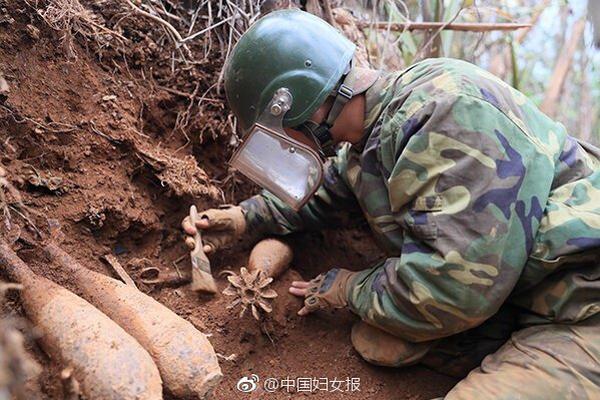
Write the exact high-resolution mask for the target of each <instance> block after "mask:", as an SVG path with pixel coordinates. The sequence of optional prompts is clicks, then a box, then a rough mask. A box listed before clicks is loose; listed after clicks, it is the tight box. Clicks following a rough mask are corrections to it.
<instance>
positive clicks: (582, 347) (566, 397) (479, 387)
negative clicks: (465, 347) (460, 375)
mask: <svg viewBox="0 0 600 400" xmlns="http://www.w3.org/2000/svg"><path fill="white" fill-rule="evenodd" d="M445 399H447V400H462V399H469V400H471V399H481V400H487V399H494V400H509V399H510V400H513V399H519V400H537V399H539V400H553V399H556V400H559V399H560V400H571V399H572V400H585V399H590V400H591V399H600V316H596V317H593V318H589V319H588V320H586V321H583V322H582V323H579V324H577V325H540V326H534V327H530V328H526V329H523V330H521V331H518V332H516V333H514V334H513V335H512V338H511V339H509V340H508V342H506V344H504V346H502V347H501V348H500V349H499V350H498V351H497V352H495V353H494V354H491V355H489V356H487V357H486V358H485V359H484V360H483V362H482V363H481V366H480V367H479V368H476V369H474V370H473V371H471V373H470V374H469V375H468V376H467V377H466V378H465V379H464V380H462V381H461V382H459V383H458V384H457V385H456V386H455V387H454V388H453V389H452V390H451V391H450V392H449V393H448V394H447V395H446V397H445Z"/></svg>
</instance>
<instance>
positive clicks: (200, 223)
mask: <svg viewBox="0 0 600 400" xmlns="http://www.w3.org/2000/svg"><path fill="white" fill-rule="evenodd" d="M210 227H211V220H210V219H208V218H200V219H199V220H196V228H198V229H208V228H210Z"/></svg>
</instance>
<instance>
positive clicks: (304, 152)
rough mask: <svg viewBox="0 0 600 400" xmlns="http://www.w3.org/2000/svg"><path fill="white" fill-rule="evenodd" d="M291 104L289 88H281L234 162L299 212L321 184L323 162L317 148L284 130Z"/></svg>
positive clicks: (251, 177)
mask: <svg viewBox="0 0 600 400" xmlns="http://www.w3.org/2000/svg"><path fill="white" fill-rule="evenodd" d="M291 105H292V94H291V93H290V92H289V90H287V89H285V88H281V89H279V90H277V92H276V93H275V95H274V96H273V99H272V100H271V102H270V103H269V105H268V106H267V108H266V110H265V111H263V113H262V115H261V116H260V117H259V119H258V121H257V122H256V123H255V124H254V125H253V126H252V128H250V131H249V133H248V134H247V135H246V137H245V138H244V142H243V143H242V145H241V146H240V147H239V149H238V150H237V151H236V152H235V154H234V155H233V157H232V158H231V160H230V164H231V166H232V167H233V168H235V169H236V170H238V171H240V172H241V173H242V174H244V175H245V176H246V177H248V178H249V179H250V180H252V181H253V182H254V183H256V184H258V185H259V186H261V187H263V188H264V189H266V190H268V191H269V192H271V193H273V194H274V195H275V196H277V197H278V198H279V199H280V200H282V201H284V202H285V203H286V204H288V205H289V206H290V207H292V208H293V209H294V210H296V211H297V210H299V209H300V208H301V207H302V206H303V205H304V204H306V202H307V201H308V200H309V199H310V198H311V197H312V195H313V194H314V193H315V192H316V191H317V189H318V188H319V186H321V183H322V181H323V162H322V160H321V158H320V157H319V154H318V153H317V152H316V151H314V150H313V149H311V148H310V147H309V146H307V145H305V144H303V143H300V142H298V141H296V140H294V139H292V138H291V137H289V136H287V135H286V133H285V131H284V130H283V123H282V121H283V116H284V115H285V113H286V112H287V111H288V110H289V109H290V107H291Z"/></svg>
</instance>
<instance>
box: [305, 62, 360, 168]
mask: <svg viewBox="0 0 600 400" xmlns="http://www.w3.org/2000/svg"><path fill="white" fill-rule="evenodd" d="M354 83H355V76H354V74H353V73H352V71H350V72H349V73H348V74H347V75H345V77H344V78H343V79H342V80H341V82H340V84H339V85H338V87H337V88H336V89H335V90H334V92H333V93H332V95H333V96H335V97H334V100H333V105H332V106H331V109H330V110H329V113H328V114H327V118H325V120H324V121H323V122H322V123H320V124H317V123H316V122H314V121H311V120H308V121H306V122H304V123H302V124H300V126H298V129H299V130H300V131H301V132H302V133H304V134H305V135H306V136H308V137H309V138H311V139H312V140H313V141H314V142H315V143H316V144H317V146H318V147H319V149H320V150H321V153H322V154H323V155H324V156H327V157H330V156H333V155H335V149H334V145H333V137H332V135H331V131H330V129H331V127H332V126H333V124H334V123H335V120H336V119H337V117H338V116H339V115H340V113H341V112H342V109H343V108H344V106H345V105H346V104H347V103H348V102H349V101H350V99H352V96H354V90H353V89H352V87H353V86H354Z"/></svg>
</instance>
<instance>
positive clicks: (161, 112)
mask: <svg viewBox="0 0 600 400" xmlns="http://www.w3.org/2000/svg"><path fill="white" fill-rule="evenodd" d="M10 3H12V2H10ZM16 3H18V7H16V5H11V7H10V9H7V7H8V5H7V3H5V2H3V1H2V0H0V77H1V76H3V77H4V79H5V80H6V82H7V83H8V85H9V88H10V92H8V93H6V92H4V93H0V166H1V167H2V168H4V169H5V170H6V172H7V178H8V179H9V181H11V182H12V183H13V184H14V185H15V186H16V187H17V188H18V189H19V190H20V193H21V195H22V197H23V202H24V204H25V205H26V206H27V207H29V208H30V209H31V212H32V220H33V222H34V223H35V224H36V226H38V225H39V226H38V228H39V229H40V230H42V231H44V232H45V226H43V225H44V217H47V218H51V219H55V220H57V221H58V223H59V224H60V226H61V228H62V232H63V234H64V239H63V241H62V244H61V246H62V247H63V248H64V249H65V250H66V251H67V252H69V253H70V254H71V255H73V256H74V257H75V258H76V259H77V260H79V261H80V262H81V263H82V264H83V265H84V266H86V267H88V268H90V269H92V270H95V271H98V272H102V273H105V274H109V275H112V272H111V270H110V268H109V267H108V266H107V264H105V263H103V262H102V261H101V257H102V256H103V255H105V254H108V253H112V254H115V255H116V257H117V258H118V260H119V261H120V263H121V264H122V265H123V266H124V267H125V269H126V270H127V271H128V273H129V274H130V275H131V277H132V278H133V279H134V280H135V281H136V283H137V285H138V286H139V287H140V288H141V290H143V291H144V292H146V293H148V294H149V295H151V296H153V297H154V298H155V299H157V300H158V301H160V302H161V303H163V304H165V305H166V306H167V307H169V308H171V309H172V310H173V311H174V312H176V313H177V314H179V315H180V316H182V317H184V318H186V319H187V320H189V321H190V322H192V323H193V324H194V325H195V326H196V327H197V328H198V329H199V330H201V331H202V332H204V333H206V334H208V335H210V341H211V343H212V344H213V346H214V348H215V350H216V352H218V353H219V354H220V355H221V356H222V357H221V359H220V362H221V367H222V369H223V372H224V379H223V381H222V383H221V384H220V385H219V387H218V388H217V390H216V393H215V398H217V399H237V398H244V397H246V398H259V397H262V396H263V395H265V393H264V392H261V390H258V391H257V392H254V393H253V394H246V395H242V394H241V393H240V392H239V391H237V389H236V383H237V381H238V380H239V379H240V378H241V377H243V376H250V375H251V374H256V375H258V376H259V377H260V379H261V382H262V381H264V380H265V379H266V378H269V377H271V378H278V379H282V378H286V377H290V378H299V377H311V378H329V379H330V380H332V379H334V378H337V379H346V378H359V379H360V392H354V393H349V392H342V393H340V392H338V393H334V392H326V391H321V392H317V393H313V394H306V393H302V394H306V395H309V396H310V397H313V398H316V399H319V398H323V399H338V398H357V399H358V398H360V399H429V398H434V397H437V396H441V395H443V394H444V393H445V392H446V391H447V390H448V389H449V388H450V387H452V385H453V384H454V380H453V379H451V378H448V377H445V376H442V375H439V374H437V373H434V372H432V371H430V370H427V369H425V368H422V367H410V368H404V369H391V368H381V367H375V366H372V365H369V364H367V363H366V362H364V361H362V360H361V358H360V357H359V356H358V354H357V353H356V352H355V351H354V350H353V349H352V346H351V344H350V340H349V334H350V329H351V326H352V324H353V323H354V322H355V321H356V317H354V316H352V315H351V314H350V313H349V312H345V311H336V312H330V313H317V314H315V315H312V316H309V317H307V318H299V317H297V316H296V315H295V312H296V311H297V310H298V309H299V307H300V302H299V301H298V300H297V299H295V298H292V297H291V296H290V295H288V294H287V287H288V286H289V283H290V282H291V280H292V279H294V277H296V278H297V277H298V276H302V277H304V278H311V277H313V276H314V275H316V274H317V273H319V272H322V271H324V270H326V269H328V268H331V267H333V266H341V267H346V268H351V269H360V268H363V267H364V266H366V265H370V264H371V263H372V262H373V261H374V260H376V259H377V258H379V257H380V256H381V255H380V253H379V252H378V250H377V249H376V247H375V246H374V245H373V243H372V242H371V240H370V238H369V235H368V233H367V232H365V231H363V230H360V229H354V230H343V231H338V232H324V233H318V234H310V235H297V236H295V237H293V238H291V239H290V241H291V244H292V246H293V248H294V251H295V258H294V260H293V262H292V266H293V270H290V271H288V272H287V273H285V274H284V275H283V276H282V277H281V278H279V279H278V280H277V281H276V282H274V284H273V285H274V286H273V287H274V289H275V290H276V291H277V292H278V294H279V297H278V298H277V299H276V301H275V310H274V312H273V316H272V317H271V318H269V319H267V320H266V321H263V322H261V323H259V322H257V321H255V320H254V319H253V318H252V316H251V315H250V314H249V313H248V314H246V315H245V317H244V318H242V319H239V318H238V317H237V313H236V312H235V311H234V310H228V309H226V305H227V304H228V302H229V299H228V298H227V297H226V296H224V295H222V294H217V295H216V296H214V297H202V296H199V295H197V294H195V293H193V292H191V291H190V290H189V289H188V288H187V287H186V286H178V287H177V286H176V285H163V286H160V285H154V286H152V285H145V284H143V283H142V282H141V281H140V270H141V268H144V267H147V266H153V267H157V268H159V269H160V271H161V274H166V275H169V274H170V275H171V276H172V275H176V274H177V273H178V272H177V269H178V270H179V272H181V271H183V273H184V274H185V272H186V271H187V270H188V269H189V267H190V265H189V258H188V257H186V255H187V254H188V252H187V250H186V248H185V246H184V245H183V242H182V235H181V233H180V229H179V224H180V221H181V220H182V218H183V217H184V216H185V215H186V213H187V211H188V209H189V205H190V204H192V203H195V204H196V205H197V206H198V208H199V209H205V208H208V207H214V206H217V205H219V204H222V203H223V202H227V203H236V202H238V201H240V200H242V199H243V198H245V197H247V196H249V195H250V194H252V193H253V192H254V191H255V188H254V187H252V186H251V185H249V184H248V183H247V182H244V181H243V180H242V179H241V178H240V177H238V176H232V175H230V174H229V172H228V170H227V166H226V160H227V159H228V157H229V156H230V154H231V148H230V147H229V143H230V140H229V139H230V136H231V128H230V127H229V125H228V121H227V111H226V109H225V106H224V99H223V97H222V96H220V97H219V96H216V97H214V98H211V99H210V101H208V102H207V103H206V104H205V106H204V107H203V108H202V109H201V110H200V111H199V108H194V109H193V110H192V111H194V115H193V116H192V117H191V118H190V122H189V124H188V125H187V127H186V129H181V128H180V127H176V125H177V116H178V114H179V115H181V112H184V111H185V110H186V109H187V107H188V103H189V101H188V99H187V98H185V97H184V96H181V95H180V94H177V93H175V92H174V91H173V90H171V91H166V90H162V89H160V87H162V86H166V85H170V86H168V87H171V89H175V90H178V91H183V92H186V93H190V92H191V91H193V90H194V88H195V87H196V88H198V87H200V88H202V89H200V90H199V92H204V88H205V87H206V88H208V87H209V86H210V85H209V83H211V82H213V81H214V78H215V76H216V74H218V71H219V68H220V64H219V62H217V61H216V60H214V59H213V60H210V59H208V60H205V61H204V63H203V64H201V65H196V66H195V67H194V71H193V73H188V74H187V75H172V74H171V72H170V71H169V62H168V57H163V56H162V55H161V54H158V55H156V54H149V53H151V51H150V49H151V48H152V47H151V46H148V43H146V42H145V40H146V39H144V38H145V36H144V35H140V40H138V41H137V42H135V44H134V45H132V46H131V48H130V49H128V51H129V53H127V52H125V53H124V55H125V56H126V57H124V56H123V54H120V53H119V52H118V51H115V50H111V51H107V53H106V54H104V58H100V57H98V53H97V52H94V51H93V49H89V48H85V47H82V46H81V41H76V42H75V45H74V49H75V53H76V57H69V56H68V55H67V52H65V51H64V44H63V42H61V40H60V35H59V34H57V33H56V32H54V31H52V30H51V29H49V28H48V27H47V26H45V25H44V23H43V22H42V21H41V20H40V19H39V18H37V17H36V16H35V15H34V13H33V12H32V10H31V9H29V8H28V6H26V5H25V4H24V3H22V2H16ZM130 23H131V24H133V25H135V23H136V20H133V21H130ZM146 38H147V37H146ZM109 50H110V49H109ZM165 59H166V61H165ZM132 60H133V61H132ZM195 85H196V86H195ZM197 92H198V91H197ZM211 96H212V94H211ZM174 128H175V129H174ZM13 221H14V222H20V223H23V220H22V219H20V217H18V216H15V215H14V214H13ZM27 234H28V235H29V236H30V237H35V235H34V234H32V233H31V232H27ZM17 247H18V248H19V252H18V254H19V256H20V257H21V258H22V259H24V260H25V261H26V262H27V263H28V264H29V265H30V266H31V268H32V269H33V270H34V271H35V272H36V273H38V274H40V275H43V276H45V277H48V278H50V279H52V280H54V281H55V282H57V283H59V284H61V285H64V286H65V287H66V288H68V289H70V290H72V291H74V292H75V293H77V292H78V288H77V287H76V286H75V285H74V284H73V283H72V282H71V281H70V279H69V276H66V275H65V274H61V273H59V272H58V271H56V270H55V269H53V267H52V265H51V264H50V263H48V262H47V261H46V260H45V259H44V258H43V256H42V254H41V251H40V250H39V249H36V248H35V246H31V245H28V244H23V243H21V244H20V245H19V246H17ZM249 251H250V248H249V247H248V246H245V247H240V248H235V249H231V250H228V251H225V252H223V253H221V254H219V255H216V256H214V257H211V262H212V267H213V272H214V275H215V276H218V274H219V272H220V271H223V270H226V269H231V270H236V271H238V270H239V268H240V267H241V266H244V265H246V262H247V258H248V255H249ZM0 275H1V272H0ZM217 283H218V286H219V290H223V289H224V288H225V287H226V286H227V280H226V279H225V278H224V277H220V278H218V279H217ZM10 308H11V312H12V313H16V314H19V313H21V310H20V307H19V301H18V296H16V295H13V296H11V297H10ZM29 350H30V351H31V352H32V353H33V355H34V357H35V358H36V360H37V362H38V363H40V364H41V365H42V367H43V372H42V375H41V385H40V391H41V393H40V396H41V397H42V398H48V399H58V398H62V394H61V393H62V392H61V384H60V377H59V374H60V370H61V367H60V366H59V365H57V364H56V363H55V362H54V361H53V360H50V359H49V358H48V357H47V356H46V355H45V354H44V353H43V352H42V351H41V350H40V349H39V348H38V347H37V346H36V345H35V344H32V343H31V342H30V343H29ZM115 368H118V366H115ZM342 389H345V387H344V386H343V387H342ZM289 397H295V395H294V394H289V393H286V391H285V390H283V391H281V390H280V391H277V392H276V393H273V394H270V395H269V397H266V398H273V399H279V398H282V399H283V398H289Z"/></svg>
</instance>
